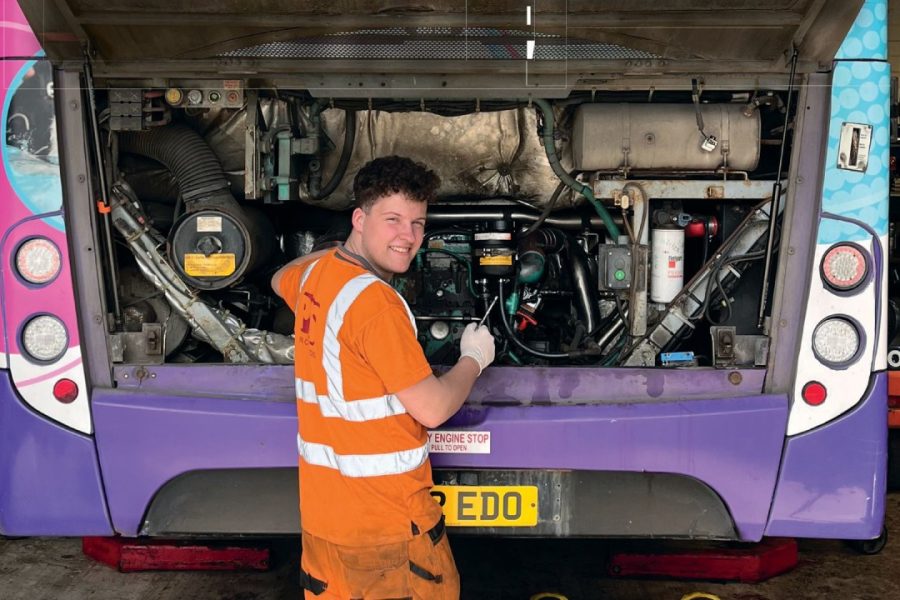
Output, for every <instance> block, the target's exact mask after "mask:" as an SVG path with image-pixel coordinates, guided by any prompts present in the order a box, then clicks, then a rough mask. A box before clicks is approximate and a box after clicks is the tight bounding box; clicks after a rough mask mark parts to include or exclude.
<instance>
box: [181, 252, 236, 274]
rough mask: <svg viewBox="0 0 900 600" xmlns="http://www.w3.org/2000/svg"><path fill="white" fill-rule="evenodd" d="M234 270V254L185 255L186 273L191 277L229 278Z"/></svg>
mask: <svg viewBox="0 0 900 600" xmlns="http://www.w3.org/2000/svg"><path fill="white" fill-rule="evenodd" d="M234 269H235V265H234V254H210V255H209V256H206V255H205V254H185V255H184V272H185V273H186V274H188V275H190V276H191V277H227V276H229V275H231V274H232V273H234Z"/></svg>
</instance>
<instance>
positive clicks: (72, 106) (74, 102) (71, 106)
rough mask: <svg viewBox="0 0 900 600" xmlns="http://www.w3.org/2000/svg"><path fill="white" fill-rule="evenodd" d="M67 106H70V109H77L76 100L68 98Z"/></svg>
mask: <svg viewBox="0 0 900 600" xmlns="http://www.w3.org/2000/svg"><path fill="white" fill-rule="evenodd" d="M69 108H71V109H72V110H78V102H77V101H75V100H70V101H69Z"/></svg>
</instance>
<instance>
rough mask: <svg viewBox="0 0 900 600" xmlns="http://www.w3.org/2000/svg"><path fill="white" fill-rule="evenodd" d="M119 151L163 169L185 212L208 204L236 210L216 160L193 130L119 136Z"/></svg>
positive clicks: (177, 127)
mask: <svg viewBox="0 0 900 600" xmlns="http://www.w3.org/2000/svg"><path fill="white" fill-rule="evenodd" d="M119 149H120V150H121V151H123V152H128V153H130V154H139V155H141V156H146V157H148V158H152V159H153V160H155V161H157V162H159V163H162V164H163V165H165V166H166V168H167V169H169V171H171V172H172V175H173V176H174V177H175V181H177V182H178V188H179V191H180V192H181V197H182V198H184V204H185V210H186V212H193V211H196V210H200V209H201V208H204V207H206V206H208V205H211V204H212V205H216V206H217V207H219V208H223V209H225V210H226V211H229V212H230V210H239V207H238V204H237V201H236V200H235V199H234V196H232V195H231V192H230V191H229V189H228V179H226V177H225V171H224V170H223V169H222V165H221V163H219V159H218V157H217V156H216V155H215V154H214V153H213V151H212V149H211V148H210V147H209V144H207V143H206V141H205V140H204V139H203V138H202V137H200V134H198V133H197V132H196V131H194V130H193V129H190V128H189V127H185V126H183V125H172V126H169V127H158V128H155V129H151V130H150V131H146V132H141V133H136V132H128V133H120V134H119ZM229 209H230V210H229Z"/></svg>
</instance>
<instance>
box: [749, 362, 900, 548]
mask: <svg viewBox="0 0 900 600" xmlns="http://www.w3.org/2000/svg"><path fill="white" fill-rule="evenodd" d="M886 415H887V374H886V373H878V374H877V375H875V376H873V377H872V382H871V386H870V388H869V392H868V394H867V396H866V398H865V399H864V400H863V402H862V403H860V405H859V406H857V407H856V408H855V409H854V410H852V411H851V412H849V413H848V414H846V415H843V416H842V417H840V418H839V419H837V420H836V421H833V422H831V423H828V424H827V425H825V426H823V427H821V428H819V429H816V430H813V431H810V432H808V433H805V434H803V435H798V436H795V437H792V438H790V439H789V440H788V441H787V444H786V447H785V452H784V460H783V463H782V467H781V473H780V475H779V477H778V486H777V488H776V491H775V500H774V502H773V504H772V514H771V516H770V517H769V524H768V526H767V527H766V535H772V536H797V537H826V538H838V539H874V538H876V537H878V535H879V534H880V533H881V528H882V525H883V523H884V508H885V493H886V482H887V478H886V475H885V474H886V472H887V471H886V470H887V426H886ZM835 448H840V449H841V452H840V453H839V454H837V455H836V453H835ZM873 474H874V477H873Z"/></svg>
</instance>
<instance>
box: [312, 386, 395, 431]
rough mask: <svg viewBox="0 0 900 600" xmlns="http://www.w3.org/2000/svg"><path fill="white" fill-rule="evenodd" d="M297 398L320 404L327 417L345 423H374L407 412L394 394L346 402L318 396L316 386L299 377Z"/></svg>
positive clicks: (320, 408) (323, 413)
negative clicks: (339, 419)
mask: <svg viewBox="0 0 900 600" xmlns="http://www.w3.org/2000/svg"><path fill="white" fill-rule="evenodd" d="M294 387H295V388H296V390H297V398H299V399H301V400H303V401H304V402H307V403H309V404H318V405H319V410H321V411H322V415H323V416H325V417H339V418H341V419H344V420H345V421H373V420H375V419H384V418H385V417H392V416H394V415H402V414H404V413H405V412H406V409H405V408H404V407H403V404H402V403H401V402H400V399H399V398H397V396H395V395H394V394H388V395H387V396H378V397H377V398H366V399H363V400H351V401H350V402H347V401H346V400H343V399H340V398H331V397H330V396H327V395H320V394H316V386H315V384H313V383H312V382H311V381H304V380H303V379H300V378H299V377H298V378H296V379H295V380H294Z"/></svg>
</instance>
